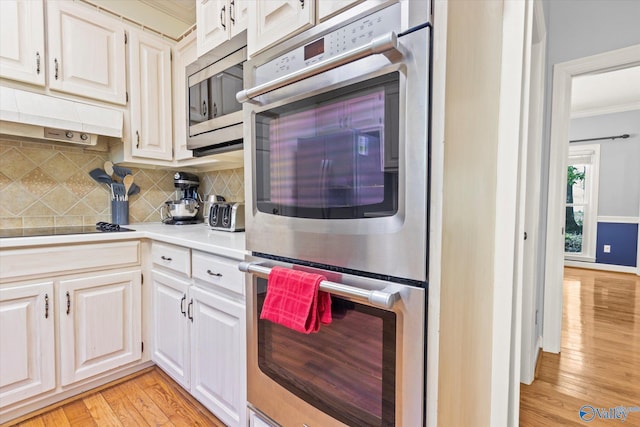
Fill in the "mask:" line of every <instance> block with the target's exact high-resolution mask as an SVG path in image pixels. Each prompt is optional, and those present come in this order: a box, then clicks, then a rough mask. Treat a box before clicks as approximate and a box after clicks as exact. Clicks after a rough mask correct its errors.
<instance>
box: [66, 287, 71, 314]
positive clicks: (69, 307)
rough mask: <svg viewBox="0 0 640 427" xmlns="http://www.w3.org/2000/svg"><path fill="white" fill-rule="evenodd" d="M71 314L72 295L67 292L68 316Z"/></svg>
mask: <svg viewBox="0 0 640 427" xmlns="http://www.w3.org/2000/svg"><path fill="white" fill-rule="evenodd" d="M69 313H71V295H69V292H68V291H67V316H68V315H69Z"/></svg>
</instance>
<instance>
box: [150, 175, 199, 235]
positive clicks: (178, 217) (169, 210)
mask: <svg viewBox="0 0 640 427" xmlns="http://www.w3.org/2000/svg"><path fill="white" fill-rule="evenodd" d="M199 185H200V179H199V178H198V177H197V176H196V175H194V174H192V173H188V172H176V174H175V175H174V176H173V186H174V187H175V188H178V189H180V191H181V192H182V196H181V197H180V199H179V200H167V201H166V202H164V206H162V207H161V208H160V219H161V220H162V222H163V223H165V224H175V225H184V224H196V223H198V222H202V220H201V219H198V218H197V216H198V210H199V208H200V197H199V196H198V186H199ZM165 211H166V212H165Z"/></svg>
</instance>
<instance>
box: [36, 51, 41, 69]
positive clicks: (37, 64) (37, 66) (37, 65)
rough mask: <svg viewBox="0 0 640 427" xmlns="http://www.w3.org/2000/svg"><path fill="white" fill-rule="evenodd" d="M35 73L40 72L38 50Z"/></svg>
mask: <svg viewBox="0 0 640 427" xmlns="http://www.w3.org/2000/svg"><path fill="white" fill-rule="evenodd" d="M36 74H40V52H36Z"/></svg>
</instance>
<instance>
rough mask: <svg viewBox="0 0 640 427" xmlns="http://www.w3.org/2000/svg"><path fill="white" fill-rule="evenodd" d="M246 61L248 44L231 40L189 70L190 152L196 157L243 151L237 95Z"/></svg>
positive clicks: (241, 87)
mask: <svg viewBox="0 0 640 427" xmlns="http://www.w3.org/2000/svg"><path fill="white" fill-rule="evenodd" d="M246 60H247V48H246V43H244V40H243V39H238V40H236V39H232V40H231V41H229V42H227V43H225V44H223V45H221V46H219V47H217V48H216V49H214V50H212V51H211V52H209V53H207V54H206V55H204V56H203V57H200V58H199V59H198V60H197V61H196V62H194V63H193V64H190V65H189V66H187V120H188V123H187V129H188V135H187V148H189V149H190V150H194V156H196V157H197V156H203V155H208V154H215V153H220V152H225V151H231V150H239V149H242V142H243V139H242V104H241V103H240V102H238V100H237V99H236V93H237V92H238V91H240V90H242V89H243V67H244V63H245V62H246Z"/></svg>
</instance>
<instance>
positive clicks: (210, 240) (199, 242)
mask: <svg viewBox="0 0 640 427" xmlns="http://www.w3.org/2000/svg"><path fill="white" fill-rule="evenodd" d="M125 227H126V228H130V229H133V230H135V231H129V232H121V233H115V232H111V233H108V232H107V233H90V234H66V235H60V236H30V237H3V238H0V249H19V248H29V247H34V246H47V245H64V244H73V243H97V242H113V241H117V240H131V239H152V240H157V241H161V242H165V243H172V244H175V245H180V246H185V247H188V248H191V249H197V250H200V251H204V252H211V253H215V254H218V255H222V256H227V257H230V258H234V259H238V260H242V259H244V256H245V254H246V253H247V252H246V250H245V238H244V233H242V232H235V233H231V232H225V231H214V230H211V229H210V228H209V227H207V226H205V225H204V224H193V225H167V224H162V223H159V222H158V223H153V222H150V223H136V224H130V225H126V226H125Z"/></svg>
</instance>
